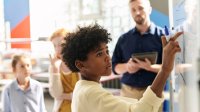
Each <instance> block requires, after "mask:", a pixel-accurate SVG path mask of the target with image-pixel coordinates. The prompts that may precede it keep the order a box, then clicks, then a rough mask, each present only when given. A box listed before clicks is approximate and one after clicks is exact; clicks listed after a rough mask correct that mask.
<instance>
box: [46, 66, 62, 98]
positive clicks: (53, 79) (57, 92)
mask: <svg viewBox="0 0 200 112" xmlns="http://www.w3.org/2000/svg"><path fill="white" fill-rule="evenodd" d="M49 73H50V77H49V93H50V94H51V96H52V97H54V98H59V97H60V96H61V95H62V94H63V86H62V82H61V79H60V73H52V71H51V66H50V67H49Z"/></svg>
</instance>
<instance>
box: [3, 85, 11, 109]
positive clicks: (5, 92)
mask: <svg viewBox="0 0 200 112" xmlns="http://www.w3.org/2000/svg"><path fill="white" fill-rule="evenodd" d="M10 104H11V102H10V97H9V92H8V88H7V87H6V88H4V90H3V92H2V110H3V112H11V107H10Z"/></svg>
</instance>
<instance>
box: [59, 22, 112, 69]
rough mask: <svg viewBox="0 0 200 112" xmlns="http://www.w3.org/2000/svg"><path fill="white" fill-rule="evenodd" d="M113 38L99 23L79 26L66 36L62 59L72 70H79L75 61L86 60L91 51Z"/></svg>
mask: <svg viewBox="0 0 200 112" xmlns="http://www.w3.org/2000/svg"><path fill="white" fill-rule="evenodd" d="M111 40H112V39H111V38H110V33H108V32H107V30H106V29H104V28H103V27H101V26H100V25H98V24H97V23H95V24H94V25H89V26H86V27H80V26H79V27H78V29H77V31H75V32H73V33H69V34H68V35H67V36H66V37H65V39H64V43H63V44H62V52H61V54H62V59H63V61H64V63H65V64H66V65H67V66H68V67H69V69H70V70H71V71H72V72H79V69H78V68H77V67H76V66H75V61H76V60H80V61H86V60H87V55H88V53H89V52H91V51H93V50H95V49H97V48H98V47H100V44H102V43H106V44H107V43H108V42H110V41H111Z"/></svg>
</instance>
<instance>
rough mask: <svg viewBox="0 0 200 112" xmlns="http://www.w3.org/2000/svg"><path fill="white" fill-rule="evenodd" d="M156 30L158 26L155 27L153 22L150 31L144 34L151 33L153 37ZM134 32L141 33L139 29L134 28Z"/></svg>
mask: <svg viewBox="0 0 200 112" xmlns="http://www.w3.org/2000/svg"><path fill="white" fill-rule="evenodd" d="M155 29H156V25H155V24H154V23H153V22H151V24H150V27H149V29H148V31H147V32H145V33H144V34H149V33H150V34H152V35H153V34H154V33H155ZM132 32H133V33H136V32H139V31H138V30H137V28H136V27H135V28H133V30H132Z"/></svg>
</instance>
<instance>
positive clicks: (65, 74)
mask: <svg viewBox="0 0 200 112" xmlns="http://www.w3.org/2000/svg"><path fill="white" fill-rule="evenodd" d="M67 33H68V32H67V31H66V30H65V29H58V30H57V31H55V32H54V33H53V34H52V36H51V37H50V41H51V42H52V43H53V45H54V48H55V55H53V56H52V55H50V62H51V65H50V68H49V71H50V79H49V83H50V87H49V92H50V94H51V96H52V97H53V98H54V99H55V100H54V108H53V112H71V99H72V92H73V90H74V87H75V84H76V82H77V81H78V80H79V74H78V73H75V72H71V71H70V70H69V68H68V67H67V65H65V64H64V63H63V62H62V59H61V49H62V47H61V44H62V41H63V40H64V37H66V35H67Z"/></svg>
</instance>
